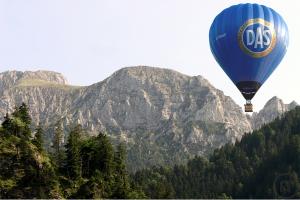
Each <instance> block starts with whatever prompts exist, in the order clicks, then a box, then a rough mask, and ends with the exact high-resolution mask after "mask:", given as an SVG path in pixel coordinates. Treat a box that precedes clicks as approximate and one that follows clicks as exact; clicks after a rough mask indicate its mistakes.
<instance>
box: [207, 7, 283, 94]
mask: <svg viewBox="0 0 300 200" xmlns="http://www.w3.org/2000/svg"><path fill="white" fill-rule="evenodd" d="M288 42H289V36H288V28H287V25H286V23H285V22H284V20H283V19H282V17H281V16H280V15H279V14H278V13H277V12H275V11H274V10H273V9H271V8H268V7H266V6H263V5H258V4H239V5H234V6H231V7H229V8H227V9H225V10H223V11H222V12H221V13H220V14H219V15H217V17H216V18H215V19H214V21H213V23H212V25H211V27H210V30H209V43H210V48H211V51H212V53H213V55H214V57H215V59H216V60H217V62H218V63H219V65H220V66H221V67H222V69H223V70H224V71H225V73H226V74H227V75H228V76H229V77H230V79H231V80H232V81H233V83H234V84H235V85H236V86H237V87H238V89H239V90H240V91H241V93H242V94H243V96H244V97H245V99H247V100H251V99H252V98H253V96H254V95H255V93H256V92H257V90H258V89H259V87H260V86H261V85H262V84H263V83H264V82H265V81H266V80H267V78H268V77H269V76H270V75H271V74H272V72H273V71H274V70H275V68H276V67H277V66H278V64H279V63H280V61H281V60H282V58H283V57H284V55H285V53H286V50H287V46H288Z"/></svg>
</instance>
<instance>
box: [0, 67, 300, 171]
mask: <svg viewBox="0 0 300 200" xmlns="http://www.w3.org/2000/svg"><path fill="white" fill-rule="evenodd" d="M270 101H271V100H270ZM22 102H25V103H27V104H28V105H29V108H30V112H31V113H30V114H31V116H32V118H33V122H34V123H35V124H38V123H39V122H41V123H42V124H43V125H44V126H45V127H46V128H49V130H51V128H50V127H51V126H53V124H54V123H55V122H56V121H57V120H58V119H59V118H62V120H63V124H64V127H65V128H66V129H68V127H69V126H71V125H72V124H73V123H80V124H82V125H83V127H84V128H86V129H87V130H88V134H91V135H96V134H98V133H99V131H103V132H106V133H107V134H108V135H109V136H110V137H111V139H112V140H113V141H114V143H118V142H120V141H123V142H125V143H126V144H127V147H128V163H129V168H130V170H136V169H140V168H143V167H146V166H149V165H155V164H162V165H165V164H170V165H172V164H175V163H182V162H184V161H186V160H187V159H188V158H190V157H193V156H195V155H208V154H209V153H211V152H212V151H213V150H214V149H215V148H219V147H221V146H222V145H224V144H226V143H228V142H231V143H234V142H235V141H236V140H239V139H241V137H242V136H243V134H244V133H245V132H251V131H252V126H253V127H254V128H256V127H258V126H260V124H259V122H260V121H262V122H267V121H268V120H269V119H273V118H274V117H275V116H276V115H277V114H278V113H282V112H285V111H286V110H287V107H286V106H283V104H281V103H280V102H279V101H277V100H275V101H274V100H272V101H271V102H270V103H269V105H268V106H267V107H266V108H265V110H264V109H263V111H261V112H259V113H258V114H254V115H253V119H252V118H251V117H250V116H247V115H245V114H244V112H243V111H242V108H241V107H240V106H239V105H237V104H236V103H235V102H234V101H233V100H232V99H231V98H230V97H228V96H226V95H224V93H223V92H222V91H220V90H218V89H216V88H214V87H213V86H212V85H211V84H210V83H209V82H208V81H207V80H206V79H204V78H203V77H201V76H195V77H190V76H187V75H184V74H181V73H178V72H176V71H173V70H169V69H162V68H153V67H146V66H137V67H129V68H123V69H121V70H119V71H117V72H115V73H114V74H112V75H111V76H110V77H108V78H107V79H105V80H103V81H101V82H99V83H95V84H93V85H90V86H87V87H77V86H70V85H68V82H67V80H66V79H65V78H64V77H63V76H62V75H61V74H59V73H55V72H47V71H37V72H18V71H10V72H3V73H1V74H0V115H1V116H0V117H1V119H2V118H3V116H4V114H5V113H6V112H7V111H8V112H11V111H12V110H13V107H14V106H15V105H20V104H21V103H22ZM294 105H296V103H293V104H290V107H293V106H294ZM290 107H289V108H288V109H291V108H290ZM273 109H277V110H278V112H275V113H273V114H270V111H272V112H273ZM279 110H280V111H279ZM66 133H67V132H66ZM50 139H51V131H49V136H48V140H50Z"/></svg>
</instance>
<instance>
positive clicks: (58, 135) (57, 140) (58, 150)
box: [52, 120, 64, 169]
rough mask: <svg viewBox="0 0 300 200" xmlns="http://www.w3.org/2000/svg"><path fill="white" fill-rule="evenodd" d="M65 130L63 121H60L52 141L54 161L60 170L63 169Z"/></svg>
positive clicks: (55, 128) (56, 125)
mask: <svg viewBox="0 0 300 200" xmlns="http://www.w3.org/2000/svg"><path fill="white" fill-rule="evenodd" d="M63 136H64V134H63V128H62V121H61V120H58V121H57V122H56V124H55V127H54V137H53V141H52V148H53V153H52V154H53V160H54V163H55V165H56V167H57V168H58V169H61V168H62V167H63V159H64V154H63V149H62V143H63Z"/></svg>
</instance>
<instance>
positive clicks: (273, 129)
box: [132, 107, 300, 199]
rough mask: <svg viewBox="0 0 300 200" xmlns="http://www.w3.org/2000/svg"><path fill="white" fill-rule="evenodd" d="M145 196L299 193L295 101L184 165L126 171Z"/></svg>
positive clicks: (299, 120) (299, 115)
mask: <svg viewBox="0 0 300 200" xmlns="http://www.w3.org/2000/svg"><path fill="white" fill-rule="evenodd" d="M132 179H133V182H136V183H138V184H139V185H140V186H141V187H142V188H143V190H144V192H145V194H146V195H148V196H150V197H151V198H238V199H248V198H254V199H260V198H263V199H271V198H272V199H273V198H300V107H296V108H295V109H294V110H292V111H289V112H288V113H286V114H284V115H283V116H282V117H281V118H277V119H276V120H275V121H274V122H272V123H270V124H268V125H265V126H263V127H262V128H261V129H259V130H256V131H254V132H253V133H252V134H247V135H244V136H243V138H242V140H241V141H240V142H237V143H235V145H231V144H227V145H225V146H224V147H222V148H220V149H218V150H215V151H214V153H213V154H212V155H211V156H210V157H209V159H205V158H202V157H197V158H195V159H193V160H190V161H189V162H188V163H187V165H177V166H175V167H174V168H165V167H154V168H152V169H147V170H142V171H138V172H137V173H135V175H133V177H132Z"/></svg>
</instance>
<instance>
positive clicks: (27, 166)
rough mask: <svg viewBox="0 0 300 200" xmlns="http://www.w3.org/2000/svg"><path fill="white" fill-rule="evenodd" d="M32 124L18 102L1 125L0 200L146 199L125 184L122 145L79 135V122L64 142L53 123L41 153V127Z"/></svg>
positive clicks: (104, 139) (26, 108) (26, 111)
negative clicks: (47, 145) (48, 143)
mask: <svg viewBox="0 0 300 200" xmlns="http://www.w3.org/2000/svg"><path fill="white" fill-rule="evenodd" d="M31 121H32V120H31V117H30V115H29V110H28V106H27V105H26V104H24V103H23V104H22V105H21V106H20V107H16V108H15V110H14V112H13V113H12V114H11V115H9V114H6V116H5V118H4V121H3V122H2V126H1V127H0V169H1V170H0V198H145V195H144V193H143V192H142V191H141V190H140V189H139V188H137V187H134V186H133V185H132V184H131V183H130V181H129V176H128V172H127V171H126V165H125V159H126V150H125V146H124V145H123V144H119V145H118V146H117V147H116V148H114V147H113V145H112V144H111V142H110V140H109V138H108V137H107V135H106V134H103V133H100V134H99V135H98V136H94V137H83V135H82V133H83V129H82V127H81V126H80V125H79V124H77V125H74V126H73V127H72V128H71V130H70V132H69V134H68V139H67V141H66V142H65V144H64V143H63V136H64V131H63V128H62V124H61V121H60V120H58V122H57V123H56V124H55V127H54V133H53V135H54V136H53V140H52V145H51V148H50V150H49V151H46V150H45V149H44V137H45V136H44V134H45V133H44V130H43V127H42V125H41V124H40V125H39V126H38V127H37V128H36V129H35V130H34V131H31V128H30V127H31Z"/></svg>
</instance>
